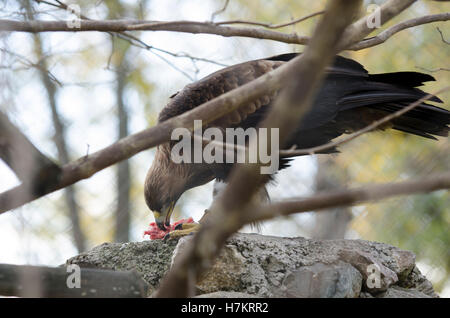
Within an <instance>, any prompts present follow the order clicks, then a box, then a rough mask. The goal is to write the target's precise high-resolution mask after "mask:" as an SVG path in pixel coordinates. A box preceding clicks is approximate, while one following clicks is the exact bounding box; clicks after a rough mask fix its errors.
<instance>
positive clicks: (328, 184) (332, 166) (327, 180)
mask: <svg viewBox="0 0 450 318" xmlns="http://www.w3.org/2000/svg"><path fill="white" fill-rule="evenodd" d="M317 165H318V170H317V174H316V185H315V188H316V189H315V190H316V192H319V191H327V190H332V189H338V188H340V187H341V186H342V187H343V186H345V184H346V181H347V179H348V176H347V171H346V170H345V169H343V168H342V167H339V166H338V165H337V164H336V163H335V160H334V158H332V157H321V156H319V158H318V160H317ZM351 220H352V213H351V211H350V208H348V207H343V208H334V209H331V210H329V211H324V212H320V213H317V214H316V215H315V225H314V228H313V229H312V237H313V238H317V239H324V240H329V239H343V238H344V237H345V233H346V232H347V228H348V224H349V223H350V222H351Z"/></svg>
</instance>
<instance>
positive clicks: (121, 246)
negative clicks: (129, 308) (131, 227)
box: [66, 240, 177, 294]
mask: <svg viewBox="0 0 450 318" xmlns="http://www.w3.org/2000/svg"><path fill="white" fill-rule="evenodd" d="M176 245H177V242H176V241H168V242H163V241H162V240H155V241H143V242H132V243H103V244H101V245H99V246H96V247H94V248H93V249H92V250H90V251H87V252H84V253H82V254H80V255H77V256H75V257H72V258H70V259H68V260H67V261H66V264H78V265H80V266H82V267H92V268H103V269H113V270H120V271H128V270H135V271H136V272H137V273H139V274H140V275H141V276H142V278H143V279H144V280H145V281H146V282H147V283H148V284H149V285H150V286H149V287H150V288H149V294H151V293H152V292H153V291H154V290H155V288H156V287H157V286H158V285H159V281H160V280H161V278H162V277H163V276H164V274H165V273H166V272H167V271H168V269H169V267H170V260H171V258H172V254H173V251H174V249H175V247H176Z"/></svg>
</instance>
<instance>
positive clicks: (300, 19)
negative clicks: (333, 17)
mask: <svg viewBox="0 0 450 318" xmlns="http://www.w3.org/2000/svg"><path fill="white" fill-rule="evenodd" d="M324 12H325V11H318V12H314V13H311V14H308V15H306V16H304V17H301V18H298V19H295V20H292V21H290V22H285V23H279V24H272V23H263V22H256V21H246V20H230V21H221V22H216V23H214V24H216V25H226V24H248V25H257V26H262V27H265V28H268V29H279V28H283V27H286V26H290V25H294V24H297V23H300V22H303V21H305V20H308V19H310V18H312V17H315V16H318V15H321V14H323V13H324Z"/></svg>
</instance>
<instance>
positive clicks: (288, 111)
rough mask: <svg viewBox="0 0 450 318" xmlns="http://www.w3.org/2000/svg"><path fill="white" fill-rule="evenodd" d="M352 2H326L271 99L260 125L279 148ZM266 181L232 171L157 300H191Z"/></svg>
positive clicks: (247, 170)
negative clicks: (273, 133) (194, 285)
mask: <svg viewBox="0 0 450 318" xmlns="http://www.w3.org/2000/svg"><path fill="white" fill-rule="evenodd" d="M356 4H358V5H359V4H361V2H360V1H349V0H340V1H338V0H332V1H330V2H329V3H328V7H327V10H326V12H325V14H324V16H323V18H322V19H321V21H320V23H319V25H318V26H317V28H316V30H315V32H314V36H313V38H312V40H311V43H310V45H309V46H308V47H307V48H306V50H305V52H304V53H303V54H302V55H300V56H298V57H296V58H295V59H293V60H292V61H291V62H290V63H289V64H292V65H291V69H290V72H289V76H287V77H286V78H285V81H283V84H284V85H285V86H286V88H285V89H284V90H283V91H282V93H281V94H280V96H279V97H278V98H277V100H276V101H275V105H274V107H273V109H272V110H271V112H270V114H269V115H268V116H267V118H268V119H267V120H264V122H263V123H262V125H261V127H269V128H270V127H280V144H282V143H283V141H284V140H286V139H287V137H288V136H289V135H290V133H291V132H292V130H293V129H294V128H292V127H295V125H291V123H293V122H295V123H297V122H298V120H299V119H300V118H301V117H302V115H303V114H304V113H305V112H306V111H307V109H308V108H309V107H310V104H311V102H312V100H313V97H314V93H315V91H316V90H317V88H318V86H319V84H320V81H321V79H322V77H323V76H324V74H325V68H326V66H327V65H328V64H329V63H331V61H332V59H333V57H334V55H335V54H336V53H337V46H338V43H339V39H340V36H341V35H342V33H343V32H344V30H345V28H346V27H347V25H348V24H349V23H350V21H351V19H352V18H353V15H354V14H355V13H356V12H357V11H356V7H357V6H356ZM304 78H308V81H302V80H301V79H304ZM299 97H301V98H299ZM299 100H300V101H301V102H300V103H299V102H298V101H299ZM289 127H291V128H290V129H289ZM250 142H254V140H251V141H250ZM269 149H270V147H269ZM267 180H268V178H267V175H261V174H260V172H259V165H256V164H254V165H248V164H245V165H242V166H239V167H237V168H236V169H234V170H233V172H232V174H231V176H230V180H229V184H228V185H227V187H226V188H225V190H224V192H223V193H222V194H221V195H219V196H218V199H216V200H215V201H214V202H213V205H212V207H211V209H210V213H209V214H208V215H207V217H206V218H205V223H203V225H202V228H201V229H200V231H199V232H198V233H197V234H196V236H195V237H194V239H193V240H192V241H191V242H190V244H189V245H188V246H187V247H186V250H184V252H183V254H181V255H180V257H179V259H178V260H177V261H176V262H175V263H174V265H173V267H172V270H171V271H170V272H169V274H168V275H167V276H166V277H165V278H164V281H163V283H162V285H161V287H160V288H159V289H158V291H157V292H156V293H155V296H156V297H186V296H190V295H189V291H190V290H191V286H190V284H189V283H190V282H193V281H195V280H196V279H198V277H199V276H200V275H201V274H202V273H203V272H204V271H206V270H207V269H208V268H209V267H210V266H211V264H212V260H213V259H214V257H215V256H217V255H218V253H219V251H220V249H221V247H222V245H223V244H224V242H225V240H226V239H227V238H228V237H229V236H230V235H231V234H232V233H234V232H235V231H237V230H238V229H239V228H240V226H239V227H236V225H237V223H236V222H235V221H236V219H237V218H238V217H239V214H240V213H241V211H242V209H243V208H244V209H245V207H246V206H247V205H248V204H249V201H250V200H251V199H252V197H253V194H254V193H256V191H257V190H258V188H259V187H260V186H261V185H262V184H263V183H265V182H266V181H267Z"/></svg>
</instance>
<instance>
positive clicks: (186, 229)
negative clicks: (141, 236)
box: [163, 223, 200, 241]
mask: <svg viewBox="0 0 450 318" xmlns="http://www.w3.org/2000/svg"><path fill="white" fill-rule="evenodd" d="M199 229H200V224H198V223H180V224H178V225H177V226H176V227H175V230H173V231H171V232H169V233H167V234H166V235H165V236H164V239H163V240H164V241H167V240H170V239H174V238H180V237H183V236H187V235H190V234H194V233H195V232H197V231H198V230H199Z"/></svg>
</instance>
